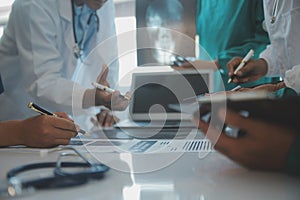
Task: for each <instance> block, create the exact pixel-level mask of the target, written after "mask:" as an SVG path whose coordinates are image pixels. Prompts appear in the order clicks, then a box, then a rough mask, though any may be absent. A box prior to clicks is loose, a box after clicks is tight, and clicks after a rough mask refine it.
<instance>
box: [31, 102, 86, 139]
mask: <svg viewBox="0 0 300 200" xmlns="http://www.w3.org/2000/svg"><path fill="white" fill-rule="evenodd" d="M28 108H30V109H31V110H33V111H35V112H37V113H39V114H41V115H48V116H54V117H63V118H67V115H66V114H64V115H57V114H55V113H51V112H49V111H47V110H45V109H43V108H41V107H40V106H38V105H36V104H34V103H33V102H30V103H29V104H28ZM68 119H69V118H68ZM71 121H72V120H71ZM72 122H73V121H72ZM73 123H74V122H73ZM74 125H75V128H76V131H77V132H78V133H81V134H84V135H85V134H88V133H87V132H86V131H84V130H82V129H80V128H79V126H78V125H76V124H74Z"/></svg>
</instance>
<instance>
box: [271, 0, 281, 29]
mask: <svg viewBox="0 0 300 200" xmlns="http://www.w3.org/2000/svg"><path fill="white" fill-rule="evenodd" d="M278 3H279V0H275V1H274V4H273V11H272V16H271V20H270V23H271V24H274V23H275V22H276V18H277V13H278Z"/></svg>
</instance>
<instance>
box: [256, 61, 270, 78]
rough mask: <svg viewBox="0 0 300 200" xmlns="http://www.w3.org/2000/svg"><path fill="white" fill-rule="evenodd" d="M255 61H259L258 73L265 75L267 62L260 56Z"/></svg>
mask: <svg viewBox="0 0 300 200" xmlns="http://www.w3.org/2000/svg"><path fill="white" fill-rule="evenodd" d="M257 61H258V62H259V64H258V65H259V66H260V74H261V75H262V76H265V75H266V74H267V73H268V62H267V61H266V60H265V59H263V58H260V59H258V60H257Z"/></svg>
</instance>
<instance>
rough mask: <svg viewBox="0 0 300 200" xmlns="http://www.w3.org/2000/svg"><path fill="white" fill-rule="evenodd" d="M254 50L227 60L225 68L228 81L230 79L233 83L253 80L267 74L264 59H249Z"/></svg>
mask: <svg viewBox="0 0 300 200" xmlns="http://www.w3.org/2000/svg"><path fill="white" fill-rule="evenodd" d="M253 53H254V51H253V50H250V51H249V53H248V54H247V55H246V56H245V57H244V58H240V57H236V58H233V59H232V60H231V61H229V62H228V64H227V68H228V71H229V74H228V75H229V77H230V79H229V80H228V83H230V82H231V80H232V81H233V82H234V83H246V82H250V81H255V80H258V79H259V78H261V77H262V76H264V75H266V74H267V71H268V65H267V62H266V61H265V60H264V59H257V60H250V59H251V57H252V55H253Z"/></svg>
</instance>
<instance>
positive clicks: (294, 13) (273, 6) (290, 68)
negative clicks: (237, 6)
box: [228, 0, 300, 93]
mask: <svg viewBox="0 0 300 200" xmlns="http://www.w3.org/2000/svg"><path fill="white" fill-rule="evenodd" d="M264 12H265V27H266V29H267V31H268V33H269V37H270V41H271V44H270V45H269V46H268V47H267V49H266V50H265V51H263V52H262V53H261V55H260V58H261V59H258V60H252V61H250V62H248V63H247V64H246V65H245V67H244V68H243V69H241V70H240V71H239V72H238V74H237V77H236V78H235V79H234V82H236V83H238V82H248V81H252V80H256V79H258V78H259V77H261V76H264V75H267V76H281V77H282V78H283V79H284V82H282V83H280V84H277V85H273V86H272V85H268V87H267V89H270V90H272V88H273V89H275V90H276V89H280V88H282V87H285V86H287V87H290V88H292V89H294V90H295V91H296V92H297V93H300V23H299V19H300V1H299V0H289V1H284V0H264ZM240 62H241V58H234V59H233V60H232V61H231V62H230V63H229V64H228V68H229V71H230V73H229V76H231V75H232V74H233V71H234V68H236V66H237V65H238V64H239V63H240ZM269 86H270V87H269ZM261 88H263V87H261Z"/></svg>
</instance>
